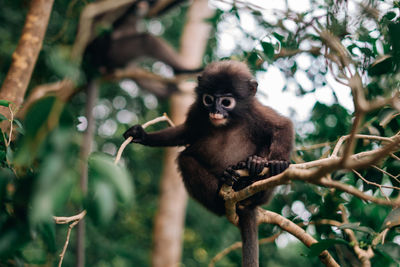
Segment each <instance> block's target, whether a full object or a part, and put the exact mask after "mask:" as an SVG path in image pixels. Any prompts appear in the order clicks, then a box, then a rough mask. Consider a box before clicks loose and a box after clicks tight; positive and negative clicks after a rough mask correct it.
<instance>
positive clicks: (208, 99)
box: [203, 94, 214, 107]
mask: <svg viewBox="0 0 400 267" xmlns="http://www.w3.org/2000/svg"><path fill="white" fill-rule="evenodd" d="M213 103H214V97H213V96H212V95H208V94H204V95H203V104H204V105H205V106H207V107H209V106H211V105H212V104H213Z"/></svg>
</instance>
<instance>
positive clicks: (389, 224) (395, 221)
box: [381, 208, 400, 230]
mask: <svg viewBox="0 0 400 267" xmlns="http://www.w3.org/2000/svg"><path fill="white" fill-rule="evenodd" d="M399 225H400V208H396V209H394V210H392V211H391V212H389V214H388V216H386V218H385V220H384V221H383V223H382V227H381V230H383V229H386V228H389V229H390V228H393V227H396V226H399Z"/></svg>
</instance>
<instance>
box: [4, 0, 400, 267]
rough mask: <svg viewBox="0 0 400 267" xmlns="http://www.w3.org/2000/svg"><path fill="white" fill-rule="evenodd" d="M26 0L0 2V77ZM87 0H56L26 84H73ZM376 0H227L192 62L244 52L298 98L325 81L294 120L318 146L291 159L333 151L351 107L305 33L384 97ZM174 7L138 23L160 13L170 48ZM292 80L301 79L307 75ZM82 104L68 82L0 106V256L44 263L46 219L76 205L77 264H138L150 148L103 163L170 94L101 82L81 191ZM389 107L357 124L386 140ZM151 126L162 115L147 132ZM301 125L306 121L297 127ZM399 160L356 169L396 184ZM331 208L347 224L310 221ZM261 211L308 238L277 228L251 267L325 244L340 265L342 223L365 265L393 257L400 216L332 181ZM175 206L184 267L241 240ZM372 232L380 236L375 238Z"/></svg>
mask: <svg viewBox="0 0 400 267" xmlns="http://www.w3.org/2000/svg"><path fill="white" fill-rule="evenodd" d="M28 2H29V1H25V0H16V1H4V0H0V6H1V7H2V11H3V12H1V13H0V34H1V36H2V40H3V41H4V42H1V43H0V70H1V71H0V82H2V81H3V80H4V77H5V74H6V73H7V69H8V67H9V65H10V63H11V54H12V51H13V50H14V49H15V46H16V44H17V42H18V38H19V34H18V33H19V32H20V31H21V29H22V25H23V21H24V18H25V15H26V11H27V6H28ZM86 2H87V1H64V0H63V1H56V3H55V6H54V10H53V12H52V17H51V21H50V23H49V28H48V31H47V36H46V39H45V43H44V45H43V50H42V52H41V54H40V57H39V60H38V62H37V64H36V69H35V72H34V74H33V77H32V80H31V83H30V89H32V88H34V87H35V86H36V85H40V84H44V83H50V82H54V81H58V80H60V79H63V78H65V77H70V78H72V79H74V81H75V82H76V84H79V85H83V84H84V79H82V77H83V75H82V73H83V72H85V71H87V70H81V69H79V68H78V67H77V66H75V65H74V64H73V63H71V62H70V61H69V59H68V55H69V53H70V50H71V46H72V44H73V42H74V40H75V35H76V27H77V24H78V19H79V14H80V12H81V10H82V8H83V7H84V5H85V3H86ZM216 2H221V1H214V3H216ZM348 2H351V1H348ZM378 2H384V1H370V4H369V5H368V6H363V4H360V5H359V6H358V8H359V9H358V10H359V11H360V12H359V13H357V16H356V15H354V14H352V16H354V17H353V18H351V17H350V11H351V12H353V10H349V9H350V8H349V6H350V4H347V1H329V0H327V1H310V2H309V8H308V9H307V10H305V11H302V12H297V13H296V12H294V11H291V10H289V9H287V8H284V9H282V10H278V11H276V12H275V13H274V15H273V16H271V15H268V16H267V15H266V14H265V13H264V11H265V10H264V9H259V8H257V7H256V6H254V5H251V4H249V5H246V4H243V3H241V1H237V5H222V6H221V7H220V8H218V9H217V10H216V13H215V16H214V17H213V18H211V19H210V20H209V22H210V24H211V25H212V27H213V30H214V35H213V36H211V38H210V42H209V46H208V48H207V53H206V55H205V57H204V62H205V63H208V62H210V61H212V60H219V59H221V58H226V57H231V58H236V59H241V60H246V61H247V62H248V64H249V65H250V66H251V68H252V69H253V70H254V71H259V72H266V71H268V69H269V68H271V67H273V66H276V67H278V68H279V70H280V72H281V73H282V75H284V77H285V85H284V86H283V88H282V89H283V90H286V91H290V92H291V93H293V94H296V95H298V96H303V97H305V96H307V95H312V94H316V93H318V92H319V90H321V89H324V88H329V89H330V91H331V92H332V99H334V101H333V102H332V103H326V102H321V101H319V102H316V103H315V105H314V107H313V109H312V113H311V114H310V119H309V121H307V122H300V121H296V125H297V128H298V129H299V132H301V134H299V135H298V136H297V146H298V147H301V146H307V145H314V144H318V143H324V144H325V145H323V146H318V147H316V148H314V149H303V150H301V149H299V150H297V151H296V152H295V155H294V157H293V158H294V160H296V159H298V158H301V159H303V160H304V161H311V160H315V159H319V158H321V157H324V156H325V155H327V153H331V152H332V149H333V145H334V143H335V142H336V141H337V140H338V138H340V137H341V136H343V135H345V134H347V133H349V131H350V128H351V123H352V118H353V115H354V114H352V113H353V110H351V109H349V108H348V107H345V106H344V105H343V104H342V103H341V102H340V101H339V98H338V96H337V92H338V90H341V89H337V88H336V86H337V85H338V84H337V83H336V84H335V83H334V82H332V80H333V78H332V76H335V74H338V72H339V71H338V69H337V68H336V67H335V66H334V65H329V64H327V60H326V58H325V56H326V54H325V52H324V51H325V50H324V49H325V48H324V47H325V44H324V42H323V40H322V39H321V38H320V36H318V34H317V32H316V29H327V30H329V31H331V32H332V33H333V34H335V35H336V36H338V37H339V38H340V41H341V43H342V44H343V45H344V46H345V47H346V49H347V51H348V53H349V54H350V55H351V59H352V60H353V62H354V63H355V66H356V68H357V70H358V71H359V72H360V73H362V75H363V77H362V78H363V81H364V82H365V87H364V91H365V92H364V93H365V95H366V98H367V99H368V100H374V99H379V98H380V97H388V96H391V95H392V94H393V92H395V91H396V90H397V91H398V90H399V85H400V84H399V81H400V79H399V62H400V39H399V38H400V37H399V36H400V16H399V11H400V10H399V7H400V5H399V3H398V2H397V1H394V2H389V3H386V6H385V7H386V9H383V10H381V13H380V14H381V15H378V16H377V15H376V14H377V12H378V11H379V10H378V9H377V8H376V7H377V6H378V5H379V4H380V3H378ZM218 6H219V5H218ZM21 7H22V8H21ZM186 10H187V7H185V6H183V7H178V8H176V9H173V10H172V11H171V12H169V13H168V14H165V15H164V16H163V17H161V18H156V19H152V20H146V21H145V27H146V28H147V29H148V30H151V25H154V23H159V24H160V25H161V27H162V29H163V30H162V31H160V32H159V34H161V35H162V36H163V37H164V38H165V39H167V40H168V41H169V42H170V43H172V44H174V45H175V46H177V45H178V40H179V36H180V33H181V29H182V26H183V23H184V16H183V14H185V12H186ZM317 11H318V12H319V13H318V12H317ZM249 17H250V18H251V20H253V21H254V22H255V23H254V24H255V25H256V26H255V29H253V30H251V31H249V30H248V29H247V28H246V26H243V24H241V23H243V21H244V20H245V19H246V18H249ZM227 24H230V25H237V27H238V29H239V30H237V31H238V32H239V36H240V38H237V37H235V38H237V40H240V41H237V42H236V41H235V42H234V47H232V48H231V49H230V50H229V51H221V43H222V42H223V40H222V37H224V36H225V35H224V34H225V33H226V32H227V30H226V29H227V28H226V27H227ZM157 25H158V24H157ZM293 25H295V26H293ZM305 62H306V63H307V62H308V64H304V63H305ZM147 63H148V62H146V64H143V65H144V66H146V67H147V68H148V69H151V70H155V69H156V66H154V65H156V64H152V63H150V64H147ZM332 73H333V75H332ZM336 76H338V75H336ZM300 77H306V80H305V79H304V78H300ZM339 78H340V77H339ZM307 81H308V82H310V83H311V84H312V85H311V86H310V85H309V83H308V82H307ZM346 90H347V89H346ZM266 94H268V92H267V93H266ZM86 101H87V96H86V94H85V93H84V92H82V91H80V92H77V93H76V94H75V95H74V96H73V97H72V98H71V99H70V100H69V101H68V102H67V103H65V102H63V101H61V100H60V99H57V98H56V97H47V98H44V99H42V100H40V102H38V103H36V105H34V106H33V107H31V108H30V110H29V112H28V113H27V116H26V117H25V119H24V120H21V121H20V120H19V119H13V120H11V121H7V119H6V117H4V115H8V114H0V121H3V122H6V123H8V125H13V127H14V128H15V129H17V131H18V132H15V131H14V133H13V135H12V136H10V135H9V132H4V133H3V132H1V133H0V266H23V265H24V264H29V265H44V264H46V263H49V262H50V263H52V264H53V265H56V263H57V260H58V254H59V253H60V251H61V248H62V246H63V244H64V242H65V233H66V227H64V226H57V225H55V223H54V222H53V220H52V216H53V215H57V216H68V215H74V214H76V213H78V212H79V211H80V210H81V209H82V208H83V207H84V208H86V209H87V210H88V217H89V218H90V219H89V220H87V222H88V223H87V224H88V230H87V245H86V246H87V266H106V265H107V266H109V265H112V266H132V265H135V266H148V265H149V259H150V253H151V252H150V251H151V242H152V241H151V240H152V234H151V233H152V224H153V223H152V222H153V217H154V214H155V212H156V209H157V195H158V183H159V179H158V177H159V176H160V172H161V169H162V166H161V164H162V163H161V158H162V154H163V153H162V150H160V149H155V148H145V147H142V146H129V148H128V149H127V150H126V151H125V152H124V153H125V155H126V157H124V160H123V161H124V162H123V163H122V164H121V165H118V166H116V165H114V164H113V162H112V158H111V157H110V155H114V154H115V152H116V149H117V147H118V146H119V145H120V143H121V142H122V137H121V136H122V133H123V132H124V131H125V130H126V129H127V127H128V126H130V125H131V124H134V123H142V122H145V121H148V120H150V119H152V118H154V117H156V116H158V115H159V114H161V113H163V112H165V111H166V110H167V108H168V103H167V102H166V101H165V100H161V99H157V98H156V97H155V96H154V95H151V94H149V93H147V92H145V91H143V90H140V88H139V87H138V86H137V85H136V84H135V83H134V82H132V81H131V80H123V81H120V82H118V83H117V82H104V81H103V82H102V84H101V88H100V96H99V100H98V102H97V104H96V107H95V109H94V116H95V119H96V134H95V140H94V151H96V152H95V153H93V154H92V155H91V156H90V158H89V160H88V163H89V193H88V195H87V196H86V197H84V194H83V193H82V192H81V190H80V189H79V176H80V170H81V164H82V162H85V159H81V158H80V148H81V146H82V135H83V130H84V128H85V127H84V125H85V121H86V118H85V112H84V108H85V103H86ZM299 105H301V103H299ZM0 106H2V107H5V108H7V109H8V111H7V112H9V111H11V112H13V113H14V114H16V113H17V111H16V110H14V107H13V103H9V102H6V101H4V100H0ZM7 109H6V110H7ZM398 115H399V113H398V109H394V108H392V107H385V108H383V109H380V110H377V111H374V112H371V113H368V114H367V116H366V118H365V121H363V123H362V127H361V129H360V133H363V134H372V135H377V136H392V135H394V134H396V133H398V131H399V129H400V127H399V126H400V116H398ZM161 127H165V125H157V126H154V128H153V129H158V128H161ZM301 128H305V129H307V130H306V131H300V130H301ZM10 140H12V141H11V142H10ZM377 145H378V144H377V143H376V142H370V141H367V140H360V141H358V142H357V144H356V148H355V150H356V151H357V152H361V151H365V150H368V149H371V148H373V147H375V146H377ZM399 156H400V154H399V153H398V152H397V153H395V156H394V157H390V158H387V159H385V160H384V161H383V162H380V164H379V166H376V167H377V168H379V170H378V169H376V168H372V167H371V168H368V169H365V170H362V171H360V174H361V176H362V177H364V178H365V179H366V180H368V181H369V182H375V183H377V184H384V185H387V186H396V187H398V186H399V185H400V182H399V181H398V175H399V173H400V161H399V160H398V158H396V157H399ZM381 170H383V171H381ZM131 176H132V177H131ZM331 178H332V179H333V180H336V181H341V182H343V183H345V184H350V185H353V186H355V187H356V188H359V189H361V190H363V191H364V192H369V194H371V195H375V196H382V194H383V193H384V194H385V195H386V196H387V197H390V198H396V197H398V195H399V194H398V190H397V189H393V188H391V189H390V188H389V189H387V190H386V189H385V190H383V191H381V190H380V189H379V188H378V187H376V186H374V185H371V184H370V183H367V182H366V181H363V180H361V179H360V178H359V177H358V176H357V175H356V174H354V173H351V172H344V171H338V172H334V173H332V175H331ZM133 184H134V188H135V190H134V191H133ZM343 207H344V210H345V211H346V212H347V213H348V220H349V222H348V223H346V224H344V225H342V226H341V227H333V226H331V225H327V224H323V223H318V222H321V221H322V220H326V219H329V220H332V221H340V222H341V221H342V217H341V212H342V211H343ZM266 208H268V209H270V210H272V211H275V212H277V213H279V214H281V215H283V216H285V217H286V218H289V219H290V220H292V221H294V222H296V223H299V224H302V225H306V227H305V229H306V230H307V232H308V233H310V234H312V235H313V236H314V237H315V238H316V239H317V240H318V241H320V242H319V243H317V244H315V245H313V246H312V247H311V248H306V247H305V246H304V245H303V244H301V243H299V242H296V241H293V240H292V239H290V238H289V237H288V235H284V234H283V235H281V236H280V237H279V238H278V239H277V240H276V241H275V242H272V243H268V244H266V245H262V246H261V250H260V257H261V261H260V262H261V266H297V265H300V264H303V265H307V266H320V265H321V263H320V262H319V260H318V258H317V257H316V255H318V252H319V251H321V250H323V249H328V250H329V251H330V252H331V253H332V255H333V256H334V257H335V258H338V259H340V257H341V255H346V256H347V257H348V258H349V260H348V261H347V262H345V261H343V262H340V263H341V264H342V265H343V266H350V265H351V264H352V263H354V262H355V263H359V262H358V260H357V257H356V255H355V254H354V251H353V246H354V244H353V243H352V242H351V241H350V240H349V239H348V237H347V236H346V235H345V234H344V231H345V230H346V229H347V230H352V231H353V232H354V233H355V235H356V237H357V240H358V241H359V244H360V247H361V248H363V249H366V248H368V246H371V247H372V249H373V251H374V253H375V256H374V257H373V258H372V264H373V266H396V264H398V263H399V261H400V259H399V249H400V246H399V243H400V235H399V234H398V232H396V228H398V226H399V225H400V219H399V217H400V212H399V211H398V209H394V210H392V209H391V208H390V207H386V206H381V205H377V204H373V203H367V202H365V201H362V200H360V199H358V198H356V197H354V196H351V195H349V194H347V193H342V192H341V191H339V190H329V189H326V188H322V187H317V186H314V185H310V184H307V183H303V182H294V183H292V184H290V185H287V186H282V187H279V188H278V189H277V190H276V195H275V197H274V199H273V200H272V201H271V203H270V204H269V205H268V206H267V207H266ZM341 209H342V210H341ZM187 212H188V213H187V218H186V228H185V232H184V250H183V256H182V265H183V266H204V265H206V264H207V263H208V262H209V261H210V260H211V259H212V258H213V257H214V256H215V255H216V254H217V253H218V252H220V251H221V250H223V249H224V248H226V247H228V246H230V245H231V244H232V243H234V242H235V241H238V240H239V238H240V237H239V233H238V231H237V229H236V228H235V227H233V226H232V225H230V224H229V223H228V222H227V220H226V219H225V218H217V217H215V216H214V215H212V214H210V213H209V212H208V211H206V210H205V209H204V208H203V207H201V206H200V205H199V204H198V203H195V202H194V201H192V200H190V201H189V206H188V210H187ZM277 231H278V229H277V228H276V227H274V226H271V225H262V226H261V227H260V237H268V236H271V235H272V234H274V233H276V232H277ZM383 233H385V243H384V244H382V242H381V241H382V238H383ZM74 241H75V234H74V232H73V235H72V237H71V241H70V246H69V248H68V251H67V254H66V256H65V260H64V264H65V266H73V265H74V260H75V254H74V253H75V252H74V250H75V247H74V246H75V242H74ZM238 262H240V253H239V252H238V251H234V252H232V253H230V254H228V255H227V256H226V257H224V258H223V259H222V260H221V261H219V262H218V263H217V266H237V265H238Z"/></svg>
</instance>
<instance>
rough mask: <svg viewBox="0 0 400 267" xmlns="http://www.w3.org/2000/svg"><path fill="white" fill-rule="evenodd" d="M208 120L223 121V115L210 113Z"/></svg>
mask: <svg viewBox="0 0 400 267" xmlns="http://www.w3.org/2000/svg"><path fill="white" fill-rule="evenodd" d="M210 118H211V119H213V120H222V119H224V115H222V114H218V113H217V114H215V113H210Z"/></svg>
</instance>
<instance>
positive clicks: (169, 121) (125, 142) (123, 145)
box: [114, 113, 175, 164]
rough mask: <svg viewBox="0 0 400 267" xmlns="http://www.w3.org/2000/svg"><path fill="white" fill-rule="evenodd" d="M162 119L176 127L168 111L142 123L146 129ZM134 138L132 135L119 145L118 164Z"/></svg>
mask: <svg viewBox="0 0 400 267" xmlns="http://www.w3.org/2000/svg"><path fill="white" fill-rule="evenodd" d="M161 121H167V122H168V123H169V125H170V126H172V127H175V124H174V123H173V122H172V121H171V119H170V118H169V117H168V116H167V114H166V113H164V114H163V115H162V116H160V117H157V118H155V119H153V120H151V121H148V122H146V123H145V124H143V125H142V127H143V129H146V128H147V127H149V126H150V125H153V124H156V123H158V122H161ZM132 140H133V138H132V137H131V136H130V137H128V138H127V139H126V140H125V141H124V142H123V143H122V145H121V146H120V147H119V149H118V152H117V156H116V157H115V160H114V163H115V164H118V162H119V161H120V160H121V156H122V152H124V149H125V148H126V146H127V145H129V144H130V143H131V142H132Z"/></svg>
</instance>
